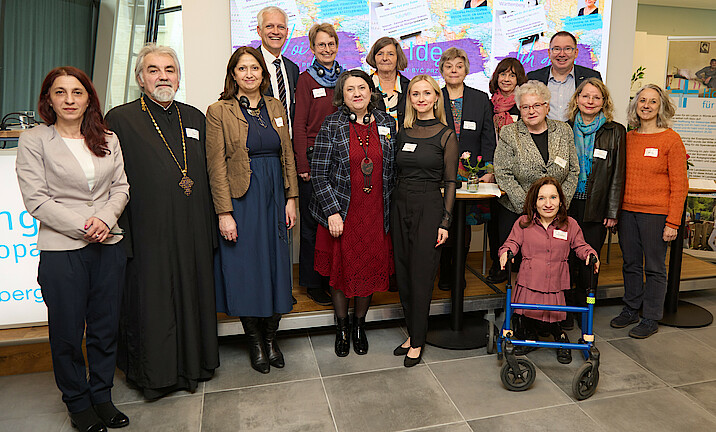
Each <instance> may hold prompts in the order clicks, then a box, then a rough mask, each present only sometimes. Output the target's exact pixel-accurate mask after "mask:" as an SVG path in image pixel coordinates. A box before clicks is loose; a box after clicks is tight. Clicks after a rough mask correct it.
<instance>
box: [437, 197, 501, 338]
mask: <svg viewBox="0 0 716 432" xmlns="http://www.w3.org/2000/svg"><path fill="white" fill-rule="evenodd" d="M455 198H456V199H455V211H454V212H453V213H454V215H455V216H454V217H453V219H452V220H453V223H455V224H456V226H455V243H454V244H455V247H453V262H454V267H453V269H452V270H453V277H452V280H453V286H452V287H451V293H450V303H451V306H452V307H451V309H450V315H448V316H445V315H442V316H433V317H430V320H429V324H428V334H427V337H426V342H427V343H428V344H430V345H433V346H436V347H440V348H445V349H455V350H458V349H461V350H464V349H475V348H481V347H483V346H485V345H486V344H487V322H486V321H485V320H484V319H482V318H479V319H474V318H473V317H469V318H468V319H466V317H465V314H464V311H463V302H464V300H465V286H464V285H463V283H462V281H463V279H464V276H465V254H464V253H463V248H462V247H459V245H463V244H465V224H466V222H465V218H466V210H465V209H466V204H467V202H468V201H474V200H486V199H492V198H495V195H492V194H486V193H480V191H478V192H477V193H475V192H466V191H464V190H462V189H458V190H457V192H456V194H455ZM484 254H485V251H484V250H483V255H484Z"/></svg>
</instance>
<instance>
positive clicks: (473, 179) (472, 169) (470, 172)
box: [460, 151, 492, 192]
mask: <svg viewBox="0 0 716 432" xmlns="http://www.w3.org/2000/svg"><path fill="white" fill-rule="evenodd" d="M470 156H472V155H471V153H470V152H468V151H466V152H463V154H462V155H460V162H461V165H462V168H464V170H465V171H466V172H467V188H466V189H467V191H468V192H477V188H478V185H479V183H480V174H485V173H486V172H489V168H491V167H492V165H490V166H489V167H486V166H485V164H484V163H483V162H482V156H478V157H477V162H476V163H475V165H474V166H473V165H472V163H471V162H470ZM481 165H482V166H481ZM483 171H484V172H483Z"/></svg>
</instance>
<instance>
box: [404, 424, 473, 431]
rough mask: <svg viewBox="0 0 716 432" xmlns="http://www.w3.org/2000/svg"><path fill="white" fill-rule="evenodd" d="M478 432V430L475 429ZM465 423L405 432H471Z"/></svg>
mask: <svg viewBox="0 0 716 432" xmlns="http://www.w3.org/2000/svg"><path fill="white" fill-rule="evenodd" d="M475 430H478V429H475ZM472 431H473V430H472V429H470V426H468V425H467V422H459V423H450V424H446V425H440V426H430V427H425V428H419V429H408V430H407V431H405V432H472Z"/></svg>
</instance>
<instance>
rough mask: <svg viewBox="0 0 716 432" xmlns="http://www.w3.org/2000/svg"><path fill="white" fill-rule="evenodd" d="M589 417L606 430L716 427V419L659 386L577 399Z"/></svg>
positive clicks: (700, 431) (696, 431)
mask: <svg viewBox="0 0 716 432" xmlns="http://www.w3.org/2000/svg"><path fill="white" fill-rule="evenodd" d="M579 406H580V408H582V409H583V410H584V412H586V413H587V414H588V415H589V416H590V417H591V418H592V419H594V420H595V421H596V422H597V423H599V424H600V425H601V426H602V427H604V428H606V430H609V431H616V430H641V431H663V432H668V431H675V432H676V431H689V432H707V431H709V432H710V431H713V430H716V422H714V419H713V418H712V417H711V416H709V414H708V413H707V412H706V411H704V410H703V409H702V408H700V407H699V406H697V405H695V404H694V403H692V402H691V401H690V400H689V399H688V398H687V397H686V396H684V395H683V394H680V393H679V392H677V391H676V390H674V389H661V390H653V391H647V392H641V393H634V394H630V395H624V396H617V397H613V398H605V399H594V400H591V399H590V400H587V401H584V402H580V403H579Z"/></svg>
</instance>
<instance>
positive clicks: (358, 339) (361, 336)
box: [351, 315, 368, 355]
mask: <svg viewBox="0 0 716 432" xmlns="http://www.w3.org/2000/svg"><path fill="white" fill-rule="evenodd" d="M351 337H352V338H353V351H355V352H356V354H358V355H364V354H368V338H367V337H366V335H365V317H363V318H358V317H357V316H355V315H353V334H352V335H351Z"/></svg>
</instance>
